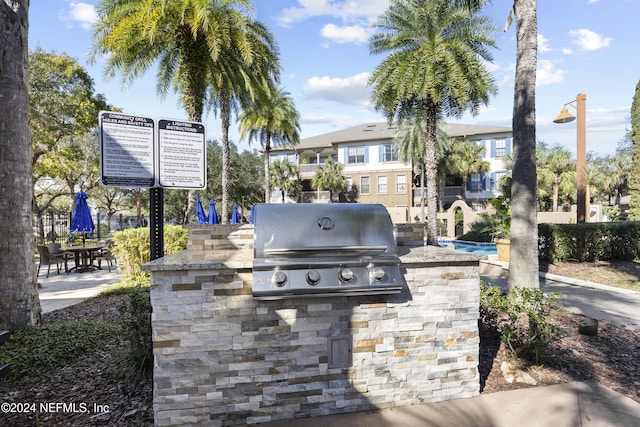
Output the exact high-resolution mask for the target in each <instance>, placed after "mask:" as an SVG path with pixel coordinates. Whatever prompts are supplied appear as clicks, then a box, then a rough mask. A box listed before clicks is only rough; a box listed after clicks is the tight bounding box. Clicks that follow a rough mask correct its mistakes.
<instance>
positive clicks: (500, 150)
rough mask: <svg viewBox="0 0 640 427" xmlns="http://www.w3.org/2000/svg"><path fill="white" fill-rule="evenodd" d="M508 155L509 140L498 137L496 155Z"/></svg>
mask: <svg viewBox="0 0 640 427" xmlns="http://www.w3.org/2000/svg"><path fill="white" fill-rule="evenodd" d="M506 155H507V140H506V139H496V157H504V156H506Z"/></svg>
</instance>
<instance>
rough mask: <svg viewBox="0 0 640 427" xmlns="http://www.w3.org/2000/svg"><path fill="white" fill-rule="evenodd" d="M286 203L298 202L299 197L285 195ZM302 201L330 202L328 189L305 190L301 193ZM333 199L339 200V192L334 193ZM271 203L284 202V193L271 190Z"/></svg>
mask: <svg viewBox="0 0 640 427" xmlns="http://www.w3.org/2000/svg"><path fill="white" fill-rule="evenodd" d="M284 200H285V203H298V198H297V197H295V198H292V197H289V196H285V198H284ZM300 200H301V203H329V192H328V191H303V192H302V193H301V194H300ZM333 201H334V202H338V194H334V195H333ZM271 203H282V194H281V193H280V191H279V190H274V191H272V192H271Z"/></svg>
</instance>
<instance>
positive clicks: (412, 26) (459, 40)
mask: <svg viewBox="0 0 640 427" xmlns="http://www.w3.org/2000/svg"><path fill="white" fill-rule="evenodd" d="M476 12H477V9H475V8H466V7H463V6H461V5H456V4H455V3H453V2H450V1H448V0H396V1H392V2H391V5H390V6H389V8H388V9H387V10H386V11H385V13H384V14H383V15H382V16H381V17H380V19H379V20H378V22H377V23H376V28H377V29H378V32H376V33H375V34H374V35H373V36H372V37H371V38H370V40H369V49H370V51H371V53H374V54H380V53H389V56H388V57H387V58H386V59H385V60H384V61H383V62H382V63H381V64H380V65H379V66H378V67H377V68H376V69H375V70H374V72H373V73H372V75H371V77H370V79H369V83H370V84H372V85H373V86H374V92H373V104H374V107H375V108H376V109H377V110H381V111H383V112H384V113H385V115H386V116H387V120H389V121H390V122H392V121H394V120H395V121H402V120H403V119H405V118H408V117H411V116H416V118H417V119H419V120H424V121H425V123H426V128H425V134H426V141H427V147H426V152H425V165H426V178H427V234H428V236H427V241H428V243H429V244H431V245H438V235H437V219H436V212H437V203H436V193H437V191H436V174H437V163H436V129H437V122H438V119H439V118H440V117H442V116H444V115H447V116H454V117H459V116H461V115H462V113H463V112H464V111H467V110H468V111H470V112H471V113H472V114H475V113H477V111H478V109H479V107H480V105H486V104H487V103H488V101H489V96H490V95H491V94H493V93H495V84H494V82H493V79H492V78H491V77H490V75H489V73H488V71H487V70H486V69H485V67H484V66H483V63H482V60H486V61H491V60H492V56H491V54H490V53H489V50H488V48H489V47H495V41H494V40H493V39H492V38H491V37H490V36H489V33H490V32H493V31H495V27H494V26H493V25H492V24H491V23H490V21H489V20H488V18H486V17H481V16H479V15H478V14H477V13H476Z"/></svg>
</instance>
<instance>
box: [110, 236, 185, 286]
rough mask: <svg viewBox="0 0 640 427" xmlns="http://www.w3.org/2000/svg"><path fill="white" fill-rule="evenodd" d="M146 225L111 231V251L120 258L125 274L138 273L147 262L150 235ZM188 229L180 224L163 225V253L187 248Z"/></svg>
mask: <svg viewBox="0 0 640 427" xmlns="http://www.w3.org/2000/svg"><path fill="white" fill-rule="evenodd" d="M149 233H150V230H149V228H148V227H141V228H128V229H126V230H123V231H116V232H114V233H113V241H114V242H115V247H114V248H113V251H114V252H115V254H116V256H117V257H118V258H119V259H120V260H122V264H123V273H124V275H125V276H135V275H138V274H140V272H141V270H140V266H141V265H142V264H145V263H147V262H149V259H150V252H151V236H150V234H149ZM187 236H188V231H187V229H185V228H184V227H182V226H180V225H165V226H164V254H165V255H171V254H173V253H175V252H178V251H181V250H183V249H186V248H187Z"/></svg>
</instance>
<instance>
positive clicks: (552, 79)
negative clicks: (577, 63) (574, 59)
mask: <svg viewBox="0 0 640 427" xmlns="http://www.w3.org/2000/svg"><path fill="white" fill-rule="evenodd" d="M565 74H567V71H565V70H562V69H559V68H556V66H555V65H554V63H553V62H551V61H547V60H542V61H538V70H537V71H536V85H538V86H541V85H548V84H553V83H560V82H562V81H563V80H564V76H565Z"/></svg>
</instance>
